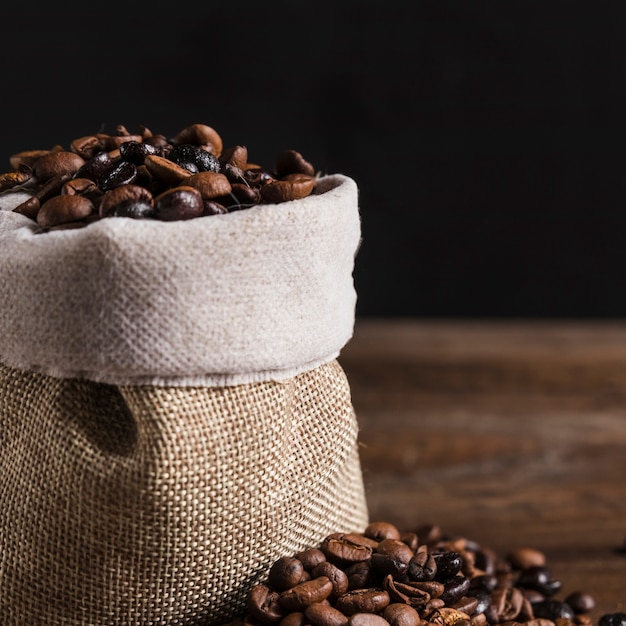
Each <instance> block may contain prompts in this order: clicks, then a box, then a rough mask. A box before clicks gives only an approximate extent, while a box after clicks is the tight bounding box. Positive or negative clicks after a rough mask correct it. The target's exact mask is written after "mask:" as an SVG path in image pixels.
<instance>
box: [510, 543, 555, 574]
mask: <svg viewBox="0 0 626 626" xmlns="http://www.w3.org/2000/svg"><path fill="white" fill-rule="evenodd" d="M505 558H506V560H507V561H508V562H509V563H510V564H511V566H512V567H513V568H514V569H520V570H522V569H527V568H529V567H544V566H545V564H546V555H545V554H544V553H543V552H541V551H539V550H535V549H533V548H516V549H515V550H511V551H510V552H509V553H508V554H507V555H506V557H505Z"/></svg>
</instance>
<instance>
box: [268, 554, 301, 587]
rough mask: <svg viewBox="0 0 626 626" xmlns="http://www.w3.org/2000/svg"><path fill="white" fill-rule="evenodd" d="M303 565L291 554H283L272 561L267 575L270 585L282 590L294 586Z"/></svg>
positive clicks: (298, 579) (298, 580)
mask: <svg viewBox="0 0 626 626" xmlns="http://www.w3.org/2000/svg"><path fill="white" fill-rule="evenodd" d="M303 574H304V565H302V561H300V560H298V559H296V558H295V557H292V556H283V557H281V558H279V559H278V560H277V561H275V562H274V564H273V565H272V567H271V568H270V571H269V573H268V576H267V581H268V583H269V585H270V586H271V587H273V588H274V589H277V590H278V591H284V590H285V589H289V588H290V587H295V586H296V585H297V584H298V583H299V582H300V581H301V579H302V575H303Z"/></svg>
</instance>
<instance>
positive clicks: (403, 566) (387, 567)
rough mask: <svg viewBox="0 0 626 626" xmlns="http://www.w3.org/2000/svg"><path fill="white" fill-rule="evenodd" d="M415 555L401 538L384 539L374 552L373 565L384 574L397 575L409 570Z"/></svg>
mask: <svg viewBox="0 0 626 626" xmlns="http://www.w3.org/2000/svg"><path fill="white" fill-rule="evenodd" d="M398 535H399V533H398ZM413 556H414V554H413V550H411V548H409V546H407V545H406V543H404V542H402V541H400V539H399V538H398V539H395V538H394V539H391V538H387V539H382V540H381V541H380V542H378V545H377V546H376V548H375V551H374V553H373V554H372V565H373V566H374V567H375V568H376V569H377V570H378V571H379V572H381V573H382V574H383V575H386V574H393V575H396V576H397V575H400V574H404V572H406V571H407V569H408V568H409V563H410V561H411V559H412V558H413Z"/></svg>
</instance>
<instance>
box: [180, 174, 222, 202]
mask: <svg viewBox="0 0 626 626" xmlns="http://www.w3.org/2000/svg"><path fill="white" fill-rule="evenodd" d="M184 183H185V185H189V186H190V187H194V188H195V189H197V190H198V191H199V192H200V194H201V195H202V198H203V199H204V200H214V199H217V198H220V197H223V196H227V195H228V194H230V192H231V189H232V187H231V184H230V182H229V181H228V178H226V176H224V174H219V173H217V172H198V173H197V174H192V175H191V176H188V177H187V178H185V180H184Z"/></svg>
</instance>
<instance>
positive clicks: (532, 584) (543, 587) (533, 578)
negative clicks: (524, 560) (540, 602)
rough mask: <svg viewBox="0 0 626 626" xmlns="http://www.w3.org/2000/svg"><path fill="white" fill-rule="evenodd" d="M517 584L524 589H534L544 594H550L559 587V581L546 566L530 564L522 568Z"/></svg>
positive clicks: (555, 591)
mask: <svg viewBox="0 0 626 626" xmlns="http://www.w3.org/2000/svg"><path fill="white" fill-rule="evenodd" d="M517 584H518V585H519V586H520V587H522V588H524V589H534V590H535V591H539V592H540V593H542V594H543V595H544V596H547V597H549V596H552V595H554V594H555V593H557V592H558V591H559V590H560V589H561V582H560V581H558V580H554V579H553V578H552V574H551V572H550V570H549V569H548V568H547V567H544V566H539V565H536V566H532V567H528V568H526V569H524V570H522V571H521V572H520V574H519V577H518V579H517Z"/></svg>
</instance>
